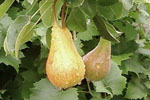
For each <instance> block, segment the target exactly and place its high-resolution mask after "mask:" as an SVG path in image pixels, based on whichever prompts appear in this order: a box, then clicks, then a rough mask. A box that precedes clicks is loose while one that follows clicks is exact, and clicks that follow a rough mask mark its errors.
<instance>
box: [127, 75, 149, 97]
mask: <svg viewBox="0 0 150 100" xmlns="http://www.w3.org/2000/svg"><path fill="white" fill-rule="evenodd" d="M147 92H148V91H147V89H146V88H145V87H144V85H143V84H142V83H141V81H140V79H138V78H137V77H132V80H131V81H130V82H129V84H128V87H127V91H126V95H125V97H126V98H128V99H142V98H143V97H146V96H147Z"/></svg>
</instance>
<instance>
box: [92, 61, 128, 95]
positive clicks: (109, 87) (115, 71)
mask: <svg viewBox="0 0 150 100" xmlns="http://www.w3.org/2000/svg"><path fill="white" fill-rule="evenodd" d="M121 74H122V71H121V70H120V69H119V68H118V66H117V64H116V63H115V62H113V61H112V64H111V70H110V72H109V74H108V75H107V76H106V77H105V78H104V79H103V80H101V81H97V82H94V86H95V87H96V92H106V93H108V94H110V93H112V94H113V95H119V94H122V91H123V89H124V88H125V85H126V78H125V77H123V76H122V75H121Z"/></svg>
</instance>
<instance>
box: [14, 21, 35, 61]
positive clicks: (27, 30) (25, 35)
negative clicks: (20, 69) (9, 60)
mask: <svg viewBox="0 0 150 100" xmlns="http://www.w3.org/2000/svg"><path fill="white" fill-rule="evenodd" d="M33 27H34V26H33V24H32V23H30V24H27V25H25V26H24V27H23V28H22V30H21V31H20V33H19V35H18V37H17V40H16V43H15V56H16V58H18V51H19V48H20V46H21V45H22V44H24V43H25V42H27V41H28V40H30V39H31V37H32V34H33Z"/></svg>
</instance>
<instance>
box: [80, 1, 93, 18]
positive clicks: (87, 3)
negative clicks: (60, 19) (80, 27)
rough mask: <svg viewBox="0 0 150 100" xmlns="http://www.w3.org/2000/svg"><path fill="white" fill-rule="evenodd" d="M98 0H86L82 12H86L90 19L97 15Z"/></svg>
mask: <svg viewBox="0 0 150 100" xmlns="http://www.w3.org/2000/svg"><path fill="white" fill-rule="evenodd" d="M95 5H96V0H84V3H83V5H82V6H81V10H83V11H84V13H86V14H87V15H88V16H89V17H90V18H92V17H94V16H95V14H96V6H95Z"/></svg>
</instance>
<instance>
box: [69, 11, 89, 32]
mask: <svg viewBox="0 0 150 100" xmlns="http://www.w3.org/2000/svg"><path fill="white" fill-rule="evenodd" d="M67 27H68V28H69V29H70V30H73V31H77V32H83V31H85V30H86V29H87V25H86V19H85V16H84V14H83V13H82V11H81V10H80V9H79V8H74V9H73V10H72V11H71V14H70V15H69V17H68V19H67Z"/></svg>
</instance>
